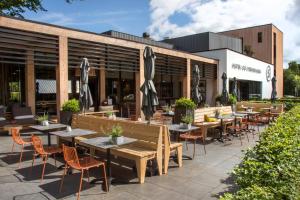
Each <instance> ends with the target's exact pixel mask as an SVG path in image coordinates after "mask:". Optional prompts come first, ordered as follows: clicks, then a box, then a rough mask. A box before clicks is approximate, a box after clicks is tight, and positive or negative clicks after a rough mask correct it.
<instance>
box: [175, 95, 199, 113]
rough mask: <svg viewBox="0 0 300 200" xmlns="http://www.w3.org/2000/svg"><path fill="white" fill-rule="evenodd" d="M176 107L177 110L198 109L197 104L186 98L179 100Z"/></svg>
mask: <svg viewBox="0 0 300 200" xmlns="http://www.w3.org/2000/svg"><path fill="white" fill-rule="evenodd" d="M175 106H176V107H177V108H185V109H190V110H194V109H195V108H196V104H195V103H194V101H192V100H191V99H188V98H185V97H182V98H180V99H177V100H176V102H175Z"/></svg>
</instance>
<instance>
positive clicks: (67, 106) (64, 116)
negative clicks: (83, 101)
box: [60, 99, 80, 125]
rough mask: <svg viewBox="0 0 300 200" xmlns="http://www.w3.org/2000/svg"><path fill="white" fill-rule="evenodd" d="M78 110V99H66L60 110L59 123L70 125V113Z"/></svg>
mask: <svg viewBox="0 0 300 200" xmlns="http://www.w3.org/2000/svg"><path fill="white" fill-rule="evenodd" d="M79 111H80V106H79V101H78V100H76V99H71V100H69V101H66V102H65V103H64V104H63V106H62V110H61V111H60V123H62V124H67V125H71V123H72V115H73V114H74V113H78V112H79Z"/></svg>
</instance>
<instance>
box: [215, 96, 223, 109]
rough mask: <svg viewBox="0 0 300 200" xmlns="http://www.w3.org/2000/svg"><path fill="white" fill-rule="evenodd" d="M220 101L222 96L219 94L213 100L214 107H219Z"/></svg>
mask: <svg viewBox="0 0 300 200" xmlns="http://www.w3.org/2000/svg"><path fill="white" fill-rule="evenodd" d="M221 100H222V95H220V94H219V95H218V96H216V98H215V101H216V106H220V105H221Z"/></svg>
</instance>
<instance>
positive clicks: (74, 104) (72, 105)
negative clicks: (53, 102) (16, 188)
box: [62, 99, 80, 113]
mask: <svg viewBox="0 0 300 200" xmlns="http://www.w3.org/2000/svg"><path fill="white" fill-rule="evenodd" d="M62 110H63V111H69V112H73V113H76V112H79V111H80V106H79V101H78V100H77V99H71V100H68V101H66V102H65V103H64V104H63V106H62Z"/></svg>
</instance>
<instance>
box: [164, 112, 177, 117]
mask: <svg viewBox="0 0 300 200" xmlns="http://www.w3.org/2000/svg"><path fill="white" fill-rule="evenodd" d="M162 115H165V116H172V117H173V116H175V113H174V112H171V113H169V112H163V113H162Z"/></svg>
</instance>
